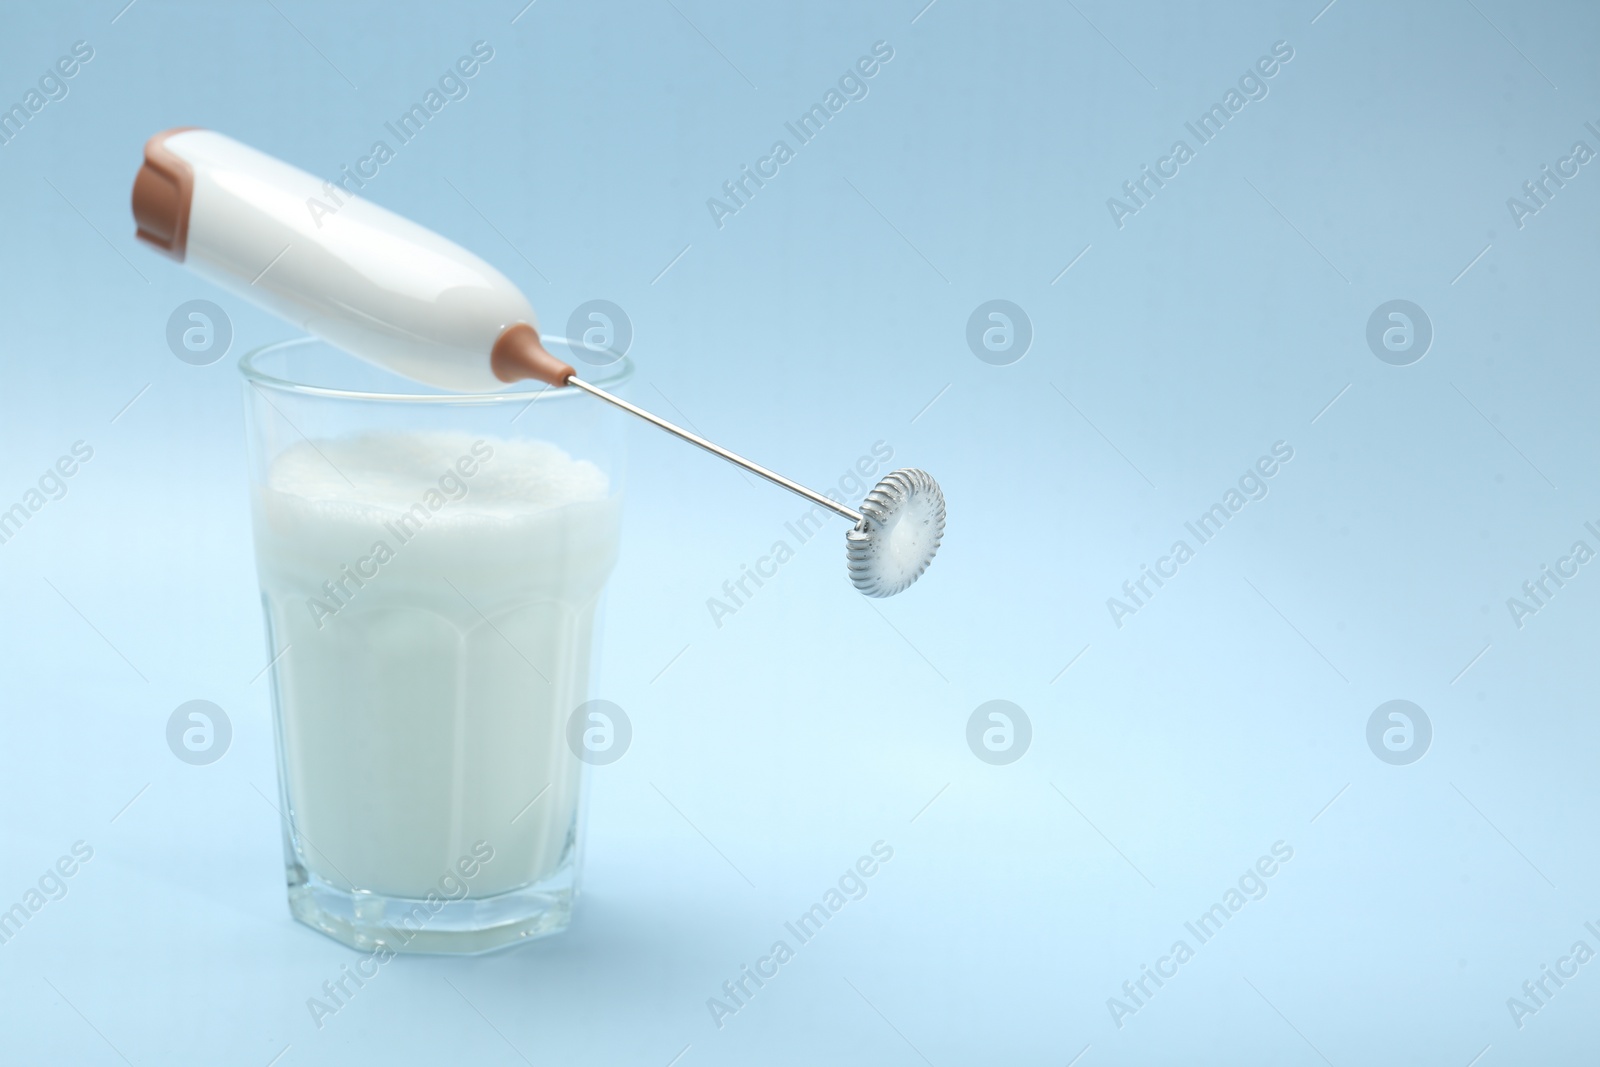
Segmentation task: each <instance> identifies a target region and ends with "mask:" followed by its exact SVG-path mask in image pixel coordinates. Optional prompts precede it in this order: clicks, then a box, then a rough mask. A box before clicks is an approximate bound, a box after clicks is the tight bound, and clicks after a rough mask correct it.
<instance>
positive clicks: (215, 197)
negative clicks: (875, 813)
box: [133, 127, 945, 597]
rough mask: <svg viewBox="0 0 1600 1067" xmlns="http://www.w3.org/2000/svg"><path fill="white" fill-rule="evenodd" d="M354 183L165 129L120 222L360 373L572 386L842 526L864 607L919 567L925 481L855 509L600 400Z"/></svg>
mask: <svg viewBox="0 0 1600 1067" xmlns="http://www.w3.org/2000/svg"><path fill="white" fill-rule="evenodd" d="M352 183H354V184H355V185H356V187H357V188H360V186H361V184H363V183H362V182H361V179H360V177H359V176H356V175H351V174H346V176H345V177H344V178H342V179H341V181H340V183H337V184H336V183H334V182H329V181H323V180H321V179H319V178H316V177H314V176H312V175H311V174H308V173H306V172H305V171H303V170H300V169H299V168H297V167H292V166H290V165H289V164H287V163H284V162H283V161H281V160H278V159H275V158H273V157H272V156H269V155H267V154H265V153H264V152H260V151H257V150H256V149H254V148H251V147H249V146H248V145H245V144H241V143H240V142H238V141H235V140H233V139H232V138H230V137H226V136H224V135H223V134H220V133H217V132H215V131H213V130H205V129H199V128H195V127H178V128H176V129H171V130H167V131H164V132H162V133H158V134H156V135H155V136H154V137H152V138H151V139H150V140H149V141H148V142H147V143H146V144H145V148H144V165H143V166H142V167H141V168H140V169H139V173H138V175H137V176H136V177H135V179H134V184H133V216H134V220H135V222H136V223H137V224H138V237H139V238H140V240H142V241H144V242H145V243H146V244H148V245H149V246H151V247H152V248H154V249H156V250H157V251H160V252H163V253H165V254H166V255H168V256H170V257H172V258H173V259H175V260H177V261H178V262H180V263H182V264H184V265H185V266H187V267H188V268H189V269H191V270H193V271H194V272H195V273H196V274H198V275H200V276H201V277H203V278H206V279H207V280H209V281H212V282H215V283H216V284H218V285H220V286H222V287H223V288H224V289H227V290H228V291H230V292H232V293H234V294H236V295H238V296H241V297H243V298H245V299H246V300H249V301H250V302H252V303H254V304H258V305H260V306H261V307H264V308H266V309H267V310H269V311H271V312H273V313H275V314H277V315H279V316H281V317H282V318H284V319H286V320H288V321H289V322H292V323H294V324H295V325H296V326H299V327H300V328H302V329H304V330H306V331H307V332H308V333H311V334H314V335H316V336H317V337H320V338H322V339H323V340H325V341H328V342H329V343H330V344H333V345H335V346H337V347H339V348H342V349H344V350H345V351H347V352H349V353H351V354H352V355H355V356H357V357H359V358H361V359H364V360H366V361H367V362H369V363H374V364H377V365H378V366H381V367H385V368H387V369H389V370H392V371H394V372H396V373H398V374H402V375H404V376H406V377H408V378H412V379H414V380H416V381H419V382H424V383H426V384H429V385H434V386H437V387H440V388H443V389H451V390H455V391H459V392H487V391H493V390H498V389H503V388H505V387H506V386H507V385H509V384H510V383H512V382H516V381H520V380H523V379H529V378H532V379H535V380H538V381H541V382H544V383H545V384H546V385H548V386H551V387H554V388H563V387H566V386H574V387H576V388H578V389H581V390H583V391H584V392H586V393H588V394H590V395H591V396H594V397H597V398H598V399H600V400H604V401H606V402H607V403H609V404H613V405H615V406H616V407H619V408H621V409H622V410H623V411H626V412H628V413H629V414H631V415H636V416H638V417H639V418H641V419H644V420H645V421H647V422H650V423H652V424H654V425H655V426H658V427H660V428H661V429H663V430H666V431H667V432H668V433H671V434H674V435H676V436H678V437H680V438H682V439H683V440H685V441H688V442H690V443H691V444H694V445H697V446H699V447H700V448H703V449H705V450H706V451H707V452H710V453H712V454H714V455H716V456H720V457H721V458H723V459H725V460H727V461H729V462H730V463H734V464H737V465H738V466H740V467H743V468H744V469H745V470H748V471H750V472H751V473H752V474H757V475H759V476H761V477H762V478H765V479H767V480H768V481H770V482H772V483H774V484H776V485H780V486H782V487H783V488H785V489H787V490H789V491H790V492H792V493H796V494H798V495H799V496H802V497H804V498H805V499H807V500H809V501H811V502H812V503H814V504H817V505H819V506H821V507H824V508H827V509H828V510H829V511H832V512H835V513H836V514H839V515H842V516H844V517H845V518H846V519H849V520H850V522H851V523H852V524H853V525H852V527H851V528H850V529H849V530H848V531H846V533H845V549H846V559H847V565H848V570H849V575H850V580H851V582H852V583H853V584H854V585H855V587H856V588H857V589H859V590H860V591H861V592H863V593H865V594H866V595H868V596H874V597H885V596H893V595H894V594H896V593H898V592H900V591H901V590H903V589H905V588H906V587H907V586H909V585H911V583H912V582H915V581H916V580H917V578H918V577H920V576H921V574H922V572H923V571H924V570H926V569H927V566H928V564H929V562H931V561H932V559H933V556H934V553H935V552H937V551H938V548H939V540H940V538H941V537H942V536H943V533H944V517H945V511H944V494H943V493H942V492H941V490H940V489H939V485H938V483H937V482H935V481H934V480H933V478H932V477H931V476H930V475H928V474H927V473H926V472H925V471H921V470H916V469H912V468H905V469H901V470H897V471H894V472H892V473H890V474H889V475H888V476H886V477H885V478H884V479H883V480H882V481H880V482H879V483H878V484H877V486H875V487H874V488H873V490H872V491H871V492H869V493H868V494H867V495H866V497H865V499H863V500H862V502H861V509H860V510H859V511H857V510H854V509H852V508H850V507H847V506H846V505H844V504H843V503H841V502H839V501H836V500H833V499H831V498H829V497H826V496H824V495H822V494H821V493H818V492H816V491H814V490H812V489H809V488H807V487H805V486H803V485H801V484H799V483H798V482H794V481H791V480H789V479H788V478H785V477H783V476H782V475H780V474H777V473H775V472H773V471H770V470H768V469H767V468H765V467H763V466H761V465H760V464H758V463H754V462H752V461H750V460H748V459H745V458H744V457H743V456H740V455H737V454H736V453H733V452H730V451H729V450H727V449H725V448H723V447H721V446H720V445H716V444H713V443H712V442H710V441H708V440H706V439H705V438H703V437H701V436H699V435H698V434H694V433H691V432H689V431H688V430H685V429H683V428H682V427H680V426H676V425H674V424H672V423H670V422H668V421H667V420H665V419H663V418H661V417H659V416H657V415H654V414H652V413H651V412H649V411H646V410H645V409H643V408H641V407H638V406H636V405H634V404H630V403H628V402H627V401H626V400H623V399H622V398H620V397H617V396H613V395H612V394H611V393H608V392H606V391H605V390H604V389H601V388H600V387H599V386H596V385H593V384H591V383H589V382H586V381H584V380H583V379H581V378H579V377H578V376H577V372H576V371H575V370H574V369H573V368H572V366H571V365H569V364H567V363H565V362H563V361H562V360H560V359H558V358H556V357H555V356H554V355H552V354H551V353H550V352H549V350H548V349H546V348H545V346H544V344H543V343H542V342H541V341H540V337H539V327H538V318H537V317H536V316H535V314H534V310H533V306H532V305H531V304H530V303H529V302H528V299H527V297H525V296H523V294H522V292H521V291H520V290H519V289H518V288H517V287H516V286H515V285H513V284H512V283H511V281H510V280H509V279H508V278H506V276H505V275H503V274H501V273H500V272H499V271H498V270H496V269H495V268H493V267H491V266H490V265H489V264H488V263H486V262H484V261H483V260H482V259H479V258H478V257H477V256H475V255H473V254H472V253H471V252H468V251H467V250H466V249H464V248H462V247H461V246H459V245H457V244H455V243H454V242H452V241H449V240H446V239H445V238H443V237H441V236H439V235H438V234H436V233H434V232H433V231H431V230H428V229H426V228H424V227H422V226H419V225H418V224H416V223H414V222H412V221H410V220H409V219H405V218H402V217H400V216H399V215H396V214H394V213H393V212H391V211H388V210H386V209H384V208H381V207H379V206H378V205H376V204H374V203H372V202H371V201H369V200H365V199H363V198H362V197H360V196H357V195H355V193H354V191H353V190H352V189H351V188H350V185H351V184H352ZM567 343H568V344H582V342H573V341H569V342H567Z"/></svg>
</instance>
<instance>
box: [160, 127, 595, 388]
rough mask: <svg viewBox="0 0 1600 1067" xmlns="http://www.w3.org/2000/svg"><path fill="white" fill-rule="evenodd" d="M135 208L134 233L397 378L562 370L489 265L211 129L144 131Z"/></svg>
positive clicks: (498, 377)
mask: <svg viewBox="0 0 1600 1067" xmlns="http://www.w3.org/2000/svg"><path fill="white" fill-rule="evenodd" d="M351 180H352V181H354V180H357V179H351ZM133 213H134V218H135V219H136V220H137V222H138V223H139V237H140V238H142V239H143V240H144V241H145V242H146V243H148V244H150V245H152V246H154V247H155V248H157V249H158V250H160V251H162V252H165V253H166V254H167V255H170V256H172V257H173V258H174V259H177V260H179V261H180V262H182V263H184V264H185V265H186V266H188V267H189V268H191V269H192V270H194V271H195V272H196V273H198V274H200V275H201V276H203V277H205V278H207V279H209V280H211V281H214V282H216V283H217V284H219V285H221V286H222V287H223V288H225V289H228V290H230V291H231V292H233V293H236V294H238V295H239V296H242V297H244V298H245V299H247V300H250V301H252V302H253V303H256V304H259V305H261V306H262V307H265V308H266V309H268V310H269V311H272V312H274V313H275V314H277V315H280V316H282V317H283V318H285V319H287V320H289V321H290V322H292V323H294V324H295V325H297V326H299V327H301V328H303V329H305V330H306V331H307V332H309V333H312V334H315V335H317V336H318V337H321V338H323V339H324V340H326V341H328V342H330V343H331V344H334V345H337V346H338V347H340V348H342V349H344V350H346V351H348V352H350V353H352V354H353V355H356V356H359V357H361V358H362V359H365V360H367V361H369V362H371V363H376V364H378V365H379V366H382V367H387V368H388V369H390V370H393V371H395V372H397V373H399V374H403V375H405V376H406V377H408V378H413V379H415V380H417V381H421V382H426V383H428V384H430V385H436V386H439V387H441V388H445V389H455V390H460V391H464V392H468V391H488V390H495V389H501V388H504V387H505V386H506V384H507V383H508V382H510V381H515V380H517V379H519V378H529V377H537V378H540V379H542V380H545V381H549V382H550V383H551V384H554V385H560V384H564V383H565V381H566V377H567V376H569V375H571V374H572V368H571V367H570V366H567V365H565V364H562V363H561V362H560V361H558V360H555V359H554V357H551V356H550V355H549V354H548V353H547V352H545V351H544V349H543V347H542V346H540V345H539V342H538V333H537V322H538V320H537V319H536V318H535V317H534V312H533V307H532V306H531V305H530V304H529V303H528V300H527V298H526V297H524V296H523V295H522V293H521V292H520V291H519V290H518V289H517V287H516V286H515V285H513V284H511V282H510V280H509V279H507V278H506V276H505V275H503V274H501V273H500V272H499V271H497V270H495V269H494V268H493V267H491V266H490V265H489V264H487V263H485V262H484V261H483V260H481V259H479V258H478V257H477V256H475V255H473V254H472V253H471V252H468V251H467V250H466V249H464V248H462V247H461V246H459V245H457V244H455V243H454V242H452V241H447V240H445V239H444V238H443V237H440V236H439V235H438V234H436V233H434V232H433V231H431V230H428V229H425V228H424V227H422V226H419V225H417V224H416V223H414V222H411V221H410V220H408V219H404V218H401V217H400V216H399V215H396V214H394V213H393V212H391V211H387V210H385V209H384V208H381V207H379V206H377V205H376V204H373V203H371V202H370V201H367V200H363V199H361V198H360V197H358V196H355V195H353V194H352V193H351V192H350V191H349V190H348V189H346V188H342V187H340V186H338V185H334V184H333V183H331V182H324V181H322V180H320V179H318V178H315V177H313V176H312V175H310V174H307V173H306V172H305V171H303V170H300V169H299V168H297V167H292V166H290V165H289V164H287V163H284V162H282V161H281V160H277V159H274V158H273V157H272V156H269V155H267V154H265V153H263V152H258V151H257V150H255V149H254V148H251V147H249V146H248V145H244V144H240V143H239V142H238V141H235V140H233V139H232V138H230V137H226V136H224V135H222V134H220V133H216V132H215V131H212V130H203V129H195V128H179V129H176V130H168V131H166V132H165V133H160V134H157V135H156V136H155V137H153V138H151V139H150V141H149V143H147V144H146V145H145V162H144V166H143V167H142V168H141V169H140V171H139V175H138V177H137V179H136V180H135V182H134V191H133ZM519 324H521V325H520V327H519Z"/></svg>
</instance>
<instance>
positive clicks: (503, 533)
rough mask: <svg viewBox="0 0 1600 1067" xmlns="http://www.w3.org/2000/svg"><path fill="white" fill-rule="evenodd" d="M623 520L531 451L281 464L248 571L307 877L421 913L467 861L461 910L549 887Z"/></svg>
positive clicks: (450, 441)
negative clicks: (572, 721) (479, 861)
mask: <svg viewBox="0 0 1600 1067" xmlns="http://www.w3.org/2000/svg"><path fill="white" fill-rule="evenodd" d="M619 503H620V501H619V499H618V497H617V495H616V494H614V493H612V491H611V488H610V485H609V484H608V481H607V478H606V475H605V473H604V472H602V471H601V470H600V469H599V468H598V467H596V466H595V465H594V464H592V463H589V462H587V461H583V460H574V459H572V458H571V457H570V456H568V455H567V454H566V453H565V452H563V451H562V450H561V449H560V448H557V447H556V446H554V445H551V444H546V443H543V442H537V441H514V440H501V439H485V438H474V437H472V436H469V435H462V434H454V433H431V434H429V433H403V434H402V433H392V434H369V435H367V436H364V437H359V438H354V439H346V440H332V441H328V440H324V441H317V442H316V443H315V446H314V447H313V444H312V443H311V442H307V441H302V442H300V443H299V444H298V445H295V446H293V447H291V448H288V449H286V450H285V451H284V452H282V453H280V454H279V455H278V456H277V457H276V459H275V460H274V461H273V462H272V465H271V469H270V471H269V472H268V474H267V476H266V479H265V484H264V485H262V486H260V487H258V489H257V496H256V501H255V510H254V514H255V538H256V548H257V561H258V567H259V570H260V577H261V588H262V597H263V600H264V603H265V607H266V612H267V618H268V624H269V630H270V638H271V643H272V654H274V655H277V654H278V653H279V652H280V651H282V656H281V658H280V659H279V660H278V662H277V664H276V666H275V667H274V668H273V669H274V672H275V675H274V681H275V684H276V686H277V690H278V706H279V709H280V723H279V744H280V745H281V746H282V752H281V754H280V761H281V766H282V768H283V774H284V775H285V778H286V781H287V785H288V795H289V804H290V809H291V811H290V815H291V818H292V819H293V821H294V825H295V828H296V830H297V832H298V835H299V838H300V845H301V853H302V857H303V861H304V862H305V864H306V866H308V867H309V868H310V869H311V871H312V872H313V873H314V874H315V875H317V876H318V877H319V878H321V879H322V880H323V881H325V882H327V883H330V884H331V885H333V886H336V887H338V888H340V889H344V890H368V891H371V892H374V893H379V894H384V895H387V896H401V897H418V898H421V897H426V895H427V894H428V893H429V891H430V890H434V889H435V888H436V886H437V884H438V880H439V878H440V875H441V873H444V872H449V871H451V870H452V869H453V868H454V866H455V864H456V863H457V861H458V860H459V859H460V857H462V856H464V855H467V854H468V853H470V852H471V850H472V848H473V845H474V843H475V842H478V841H487V842H488V843H489V844H490V845H491V846H492V847H493V849H494V861H493V862H492V863H488V864H485V865H484V866H483V868H482V870H481V872H480V874H479V875H478V876H477V877H475V878H474V880H473V893H474V896H484V895H489V894H493V893H498V892H505V891H508V890H512V889H516V888H520V887H522V886H526V885H529V884H531V883H534V882H538V881H541V880H543V879H545V878H547V877H549V876H551V875H552V874H554V873H556V871H557V870H558V868H559V867H560V866H561V863H562V861H563V858H564V857H565V856H566V854H567V853H568V852H569V851H570V850H571V849H573V848H574V847H575V842H574V841H573V840H572V834H573V832H574V826H575V814H576V811H577V805H578V799H579V785H580V775H579V771H580V768H581V764H580V763H579V762H578V760H577V759H576V757H575V756H574V755H573V753H572V751H571V750H570V749H569V748H568V747H567V743H566V739H565V726H566V720H567V717H568V716H569V715H570V714H571V712H572V711H573V709H574V708H576V707H577V706H578V705H579V704H582V703H583V702H584V701H585V700H586V699H588V695H589V694H588V684H589V677H590V646H591V641H592V637H593V631H594V616H595V608H596V604H597V601H598V599H599V596H600V592H601V588H602V586H603V585H604V583H605V580H606V577H607V575H608V574H609V573H610V571H611V568H612V565H613V563H614V562H615V560H616V555H617V530H618V513H619ZM286 647H287V651H283V650H284V649H285V648H286ZM536 798H537V799H536ZM530 802H531V803H530ZM513 820H514V821H513Z"/></svg>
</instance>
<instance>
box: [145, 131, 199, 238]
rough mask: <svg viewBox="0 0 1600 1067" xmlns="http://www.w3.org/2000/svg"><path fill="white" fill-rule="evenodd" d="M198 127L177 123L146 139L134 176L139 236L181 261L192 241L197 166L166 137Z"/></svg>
mask: <svg viewBox="0 0 1600 1067" xmlns="http://www.w3.org/2000/svg"><path fill="white" fill-rule="evenodd" d="M198 128H199V127H197V126H175V127H173V128H172V129H170V130H163V131H161V132H160V133H158V134H156V135H155V136H154V137H152V138H150V140H148V141H146V142H145V144H144V166H142V167H140V168H139V173H138V174H137V175H135V176H134V179H133V220H134V222H136V223H137V224H138V226H139V231H138V237H139V239H140V240H142V241H144V242H145V243H146V244H148V245H150V246H151V247H152V248H154V249H156V250H157V251H158V252H162V253H165V254H166V255H169V256H171V257H172V258H173V259H175V260H177V261H178V262H180V263H182V262H183V257H184V252H185V249H186V248H187V246H188V243H189V204H190V201H192V200H193V199H194V168H193V167H191V166H190V165H189V164H188V163H186V162H185V161H184V160H182V159H179V158H178V157H177V155H175V154H174V153H173V152H172V151H171V150H170V149H168V148H167V138H168V137H171V136H172V135H173V134H176V133H182V132H184V131H185V130H194V129H198Z"/></svg>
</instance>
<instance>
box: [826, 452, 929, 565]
mask: <svg viewBox="0 0 1600 1067" xmlns="http://www.w3.org/2000/svg"><path fill="white" fill-rule="evenodd" d="M860 511H861V521H860V522H858V523H856V525H855V527H854V528H853V529H851V530H849V531H847V532H846V533H845V535H844V540H845V557H846V559H847V560H848V565H849V568H850V581H851V582H852V583H854V584H855V587H856V588H857V589H859V590H860V591H861V592H863V593H865V594H866V595H867V596H873V597H886V596H894V595H895V594H896V593H899V592H901V591H902V590H904V589H905V588H906V587H907V586H909V585H910V584H911V583H912V582H914V581H916V580H917V579H918V578H920V577H922V572H923V571H925V570H927V569H928V564H929V563H932V562H933V556H934V553H936V552H938V551H939V539H940V538H941V537H943V536H944V493H943V492H942V491H941V490H940V489H939V483H938V482H936V481H934V480H933V476H932V475H930V474H929V473H928V472H927V471H922V470H917V469H916V468H914V467H904V468H902V469H900V470H897V471H894V472H892V473H890V474H889V475H888V476H886V477H885V478H884V479H883V481H881V482H879V483H878V484H877V485H876V486H875V487H874V488H873V490H872V492H870V493H868V494H867V496H866V499H865V500H863V501H862V502H861V508H860Z"/></svg>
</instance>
